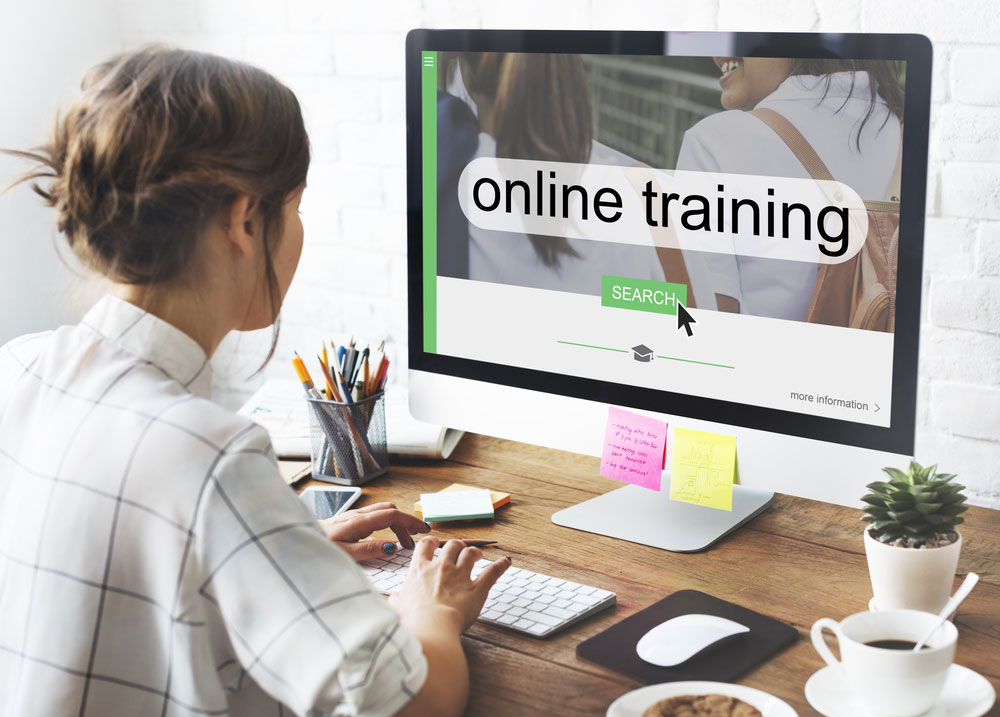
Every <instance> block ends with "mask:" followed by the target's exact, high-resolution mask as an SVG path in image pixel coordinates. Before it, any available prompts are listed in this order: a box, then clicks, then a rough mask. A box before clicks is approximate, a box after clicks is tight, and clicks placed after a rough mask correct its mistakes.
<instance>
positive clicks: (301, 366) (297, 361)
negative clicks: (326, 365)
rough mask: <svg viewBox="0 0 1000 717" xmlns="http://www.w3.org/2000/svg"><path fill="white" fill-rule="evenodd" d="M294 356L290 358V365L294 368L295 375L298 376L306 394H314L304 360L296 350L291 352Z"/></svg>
mask: <svg viewBox="0 0 1000 717" xmlns="http://www.w3.org/2000/svg"><path fill="white" fill-rule="evenodd" d="M293 353H294V354H295V358H293V359H292V367H293V368H294V369H295V373H296V375H297V376H298V377H299V381H300V382H301V383H302V388H304V389H305V390H306V394H307V395H310V396H314V395H316V390H315V389H314V388H313V386H314V384H313V380H312V377H311V376H310V375H309V370H308V369H307V368H306V362H305V361H303V360H302V357H301V356H299V354H298V352H293Z"/></svg>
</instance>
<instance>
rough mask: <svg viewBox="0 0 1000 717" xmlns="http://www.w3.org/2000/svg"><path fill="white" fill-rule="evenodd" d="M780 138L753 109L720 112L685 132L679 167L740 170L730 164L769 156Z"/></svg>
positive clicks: (704, 169)
mask: <svg viewBox="0 0 1000 717" xmlns="http://www.w3.org/2000/svg"><path fill="white" fill-rule="evenodd" d="M777 139H778V137H777V135H775V134H774V132H773V131H772V130H771V129H770V128H769V127H768V126H767V125H766V124H764V123H763V122H762V121H760V120H759V119H758V118H756V117H754V116H753V115H752V114H750V113H749V112H744V111H742V110H724V111H722V112H716V113H715V114H711V115H708V116H707V117H705V118H703V119H701V120H699V121H698V122H697V123H696V124H695V125H694V126H693V127H691V129H689V130H688V131H687V132H685V133H684V141H683V142H682V143H681V149H680V153H679V155H678V158H677V169H693V170H703V171H726V170H727V169H729V171H737V167H731V168H730V165H732V164H733V163H735V164H737V165H742V164H744V162H741V161H740V158H747V157H753V156H756V157H760V156H767V155H768V154H769V153H770V152H772V151H773V145H774V144H775V140H777ZM779 141H780V140H779Z"/></svg>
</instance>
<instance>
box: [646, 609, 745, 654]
mask: <svg viewBox="0 0 1000 717" xmlns="http://www.w3.org/2000/svg"><path fill="white" fill-rule="evenodd" d="M745 632H750V628H749V627H747V626H746V625H741V624H740V623H738V622H733V621H732V620H727V619H726V618H724V617H716V616H715V615H699V614H692V615H678V616H677V617H674V618H671V619H669V620H667V621H666V622H661V623H660V624H659V625H657V626H656V627H654V628H653V629H652V630H650V631H649V632H647V633H646V634H645V635H643V636H642V637H641V638H640V639H639V642H638V643H636V646H635V651H636V653H638V655H639V657H641V658H642V659H643V660H645V661H646V662H651V663H652V664H654V665H659V666H660V667H673V666H674V665H679V664H681V663H682V662H685V661H687V660H690V659H691V658H692V657H694V656H695V655H697V654H698V653H699V652H701V651H702V650H704V649H706V648H707V647H710V646H711V645H715V644H716V643H717V642H719V640H725V639H726V638H733V637H736V636H737V635H742V634H743V633H745Z"/></svg>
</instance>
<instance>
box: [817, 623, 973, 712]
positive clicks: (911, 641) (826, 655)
mask: <svg viewBox="0 0 1000 717" xmlns="http://www.w3.org/2000/svg"><path fill="white" fill-rule="evenodd" d="M937 621H938V617H937V616H936V615H933V614H931V613H927V612H920V611H917V610H891V611H887V612H860V613H857V614H855V615H851V616H849V617H846V618H844V619H843V620H841V621H840V622H836V621H835V620H831V619H830V618H826V617H824V618H822V619H820V620H817V621H816V623H815V624H814V625H813V626H812V631H811V636H812V643H813V647H815V648H816V651H817V652H818V653H819V654H820V657H822V658H823V659H824V660H825V661H826V663H827V664H828V665H830V666H831V667H832V668H833V669H835V670H837V671H839V673H840V675H841V677H842V679H843V681H844V683H845V685H846V686H847V687H848V688H849V689H850V691H851V693H852V695H853V696H854V698H855V699H856V700H857V701H858V702H859V703H860V705H861V706H863V707H864V708H865V709H867V710H868V711H870V712H875V713H877V714H880V715H886V717H913V716H914V715H919V714H922V713H924V712H926V711H927V710H929V709H930V708H931V706H932V705H933V704H934V701H935V700H936V699H937V697H938V695H939V694H940V693H941V689H942V688H943V687H944V683H945V679H946V678H947V676H948V668H949V667H951V663H952V661H953V660H954V658H955V642H956V640H957V639H958V630H956V629H955V626H954V625H953V624H952V623H950V622H945V623H943V624H942V625H941V627H939V628H938V629H937V630H935V631H934V633H932V635H931V637H930V639H928V640H927V643H926V645H925V647H924V648H923V649H921V650H920V651H919V652H914V651H913V648H914V647H915V646H916V643H917V641H918V640H920V638H922V637H923V636H924V634H925V633H926V632H927V631H928V630H929V629H930V628H931V627H932V626H933V625H934V624H935V623H936V622H937ZM824 629H829V630H830V631H832V632H833V634H834V635H835V636H836V638H837V643H838V644H839V646H840V660H839V661H838V660H837V659H836V658H835V657H834V656H833V653H832V652H831V651H830V648H829V647H827V645H826V641H825V640H824V639H823V630H824ZM872 643H875V644H872ZM906 645H909V649H905V646H906Z"/></svg>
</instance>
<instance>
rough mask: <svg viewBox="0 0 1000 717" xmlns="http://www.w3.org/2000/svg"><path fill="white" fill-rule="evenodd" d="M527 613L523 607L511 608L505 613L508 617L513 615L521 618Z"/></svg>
mask: <svg viewBox="0 0 1000 717" xmlns="http://www.w3.org/2000/svg"><path fill="white" fill-rule="evenodd" d="M526 612H528V611H527V610H525V609H524V608H523V607H512V608H510V609H509V610H508V611H507V614H508V615H513V616H514V617H521V616H522V615H524V613H526Z"/></svg>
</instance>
